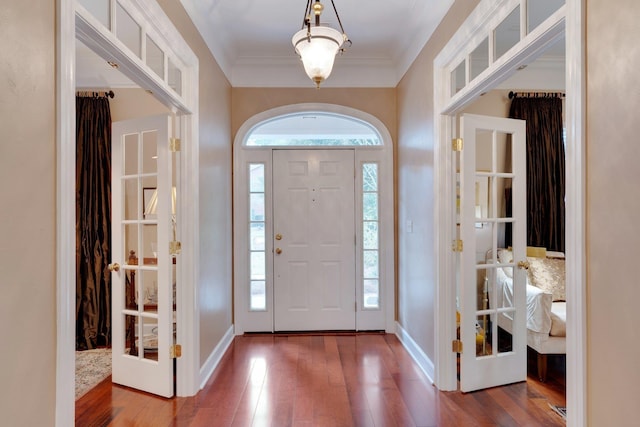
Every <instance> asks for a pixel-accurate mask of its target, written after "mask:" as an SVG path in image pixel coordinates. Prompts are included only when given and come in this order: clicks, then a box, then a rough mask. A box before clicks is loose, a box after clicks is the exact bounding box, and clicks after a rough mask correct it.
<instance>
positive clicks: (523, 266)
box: [518, 261, 531, 270]
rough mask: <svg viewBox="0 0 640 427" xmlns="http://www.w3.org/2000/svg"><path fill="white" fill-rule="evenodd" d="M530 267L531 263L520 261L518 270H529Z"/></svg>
mask: <svg viewBox="0 0 640 427" xmlns="http://www.w3.org/2000/svg"><path fill="white" fill-rule="evenodd" d="M530 266H531V264H529V261H518V268H519V269H520V270H528V269H529V267H530Z"/></svg>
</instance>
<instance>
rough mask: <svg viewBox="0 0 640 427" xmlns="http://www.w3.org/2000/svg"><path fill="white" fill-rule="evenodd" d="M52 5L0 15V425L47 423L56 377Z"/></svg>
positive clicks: (6, 7) (19, 5) (34, 3)
mask: <svg viewBox="0 0 640 427" xmlns="http://www.w3.org/2000/svg"><path fill="white" fill-rule="evenodd" d="M54 5H55V2H44V3H43V2H41V1H39V0H25V1H15V2H3V4H2V7H1V8H0V9H1V11H0V56H1V57H2V60H0V93H1V94H2V96H1V97H0V129H2V135H3V141H2V142H1V143H0V182H2V184H1V185H0V200H2V209H0V236H2V237H1V238H0V277H2V280H1V284H0V342H2V344H1V347H2V365H1V366H0V384H1V386H0V417H1V419H2V421H0V424H2V425H6V426H51V425H53V420H54V411H55V373H56V311H55V308H56V271H55V260H56V240H55V224H56V162H55V159H56V140H55V129H56V127H55V51H56V49H55V36H54V34H55V15H54Z"/></svg>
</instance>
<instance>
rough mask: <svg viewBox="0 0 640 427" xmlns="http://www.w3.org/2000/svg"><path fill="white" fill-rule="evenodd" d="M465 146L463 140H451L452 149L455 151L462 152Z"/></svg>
mask: <svg viewBox="0 0 640 427" xmlns="http://www.w3.org/2000/svg"><path fill="white" fill-rule="evenodd" d="M463 145H464V144H463V142H462V138H453V139H452V140H451V148H452V149H453V151H462V147H463Z"/></svg>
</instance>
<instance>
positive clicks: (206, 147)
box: [158, 0, 233, 366]
mask: <svg viewBox="0 0 640 427" xmlns="http://www.w3.org/2000/svg"><path fill="white" fill-rule="evenodd" d="M158 3H159V4H160V5H161V6H162V8H163V9H164V11H165V13H166V14H167V15H168V16H169V17H170V18H171V20H172V21H173V24H174V25H175V26H176V28H177V29H178V31H180V33H181V34H182V37H184V39H185V40H186V41H187V43H188V44H189V46H190V47H191V49H192V50H193V51H194V52H195V54H196V55H197V56H198V60H199V66H200V74H199V77H200V78H199V83H200V99H199V106H200V126H199V131H200V151H199V153H198V156H199V159H200V177H199V190H200V196H199V202H200V224H199V226H200V229H199V233H198V234H199V237H200V271H199V277H196V279H197V281H198V291H197V292H198V303H199V305H200V365H201V366H202V365H204V363H205V362H206V361H207V359H208V358H209V356H210V355H211V353H212V351H213V350H214V349H215V347H216V346H217V345H218V344H219V343H220V341H221V339H222V338H223V336H224V334H225V333H226V332H227V331H228V330H229V328H230V327H231V325H232V319H231V316H232V306H233V304H232V296H231V295H232V294H231V291H232V258H231V255H232V252H233V251H232V250H231V248H232V241H231V231H232V227H231V223H232V221H231V132H230V128H229V127H230V125H231V113H230V111H231V85H230V84H229V82H228V81H227V79H226V77H225V76H224V74H223V73H222V70H221V69H220V67H219V66H218V64H217V63H216V62H215V59H214V58H213V56H212V55H211V52H210V51H209V49H208V48H207V46H206V44H205V43H204V40H203V39H202V37H201V36H200V34H199V33H198V32H197V30H196V28H195V26H194V25H193V22H192V21H191V19H190V18H189V16H188V15H187V13H186V11H185V10H184V8H183V7H182V5H181V4H180V2H178V1H175V0H159V1H158Z"/></svg>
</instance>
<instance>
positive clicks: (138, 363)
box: [110, 115, 175, 397]
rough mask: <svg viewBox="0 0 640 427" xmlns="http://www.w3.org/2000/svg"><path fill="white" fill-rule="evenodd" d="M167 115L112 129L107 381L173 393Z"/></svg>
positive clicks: (171, 223)
mask: <svg viewBox="0 0 640 427" xmlns="http://www.w3.org/2000/svg"><path fill="white" fill-rule="evenodd" d="M170 134H171V119H170V117H169V116H166V115H162V116H154V117H148V118H143V119H134V120H127V121H122V122H116V123H113V127H112V212H113V217H112V253H113V259H112V263H111V265H110V269H111V270H112V276H111V277H112V287H113V289H112V324H113V332H112V339H113V348H112V380H113V382H114V383H117V384H122V385H125V386H129V387H133V388H136V389H139V390H144V391H146V392H149V393H154V394H157V395H161V396H165V397H171V396H173V390H174V387H173V362H172V360H171V356H170V350H171V348H172V345H173V340H174V338H173V306H174V294H173V286H172V284H173V283H174V270H173V256H172V255H170V240H171V238H172V237H173V230H174V228H173V227H175V219H174V218H173V217H172V200H175V199H174V198H172V194H173V191H172V187H173V185H172V184H173V176H172V175H173V174H172V170H173V167H172V165H173V159H172V156H173V155H172V153H171V152H170V150H169V136H170Z"/></svg>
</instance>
